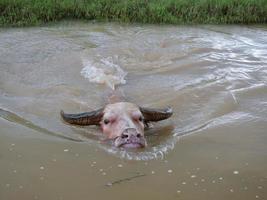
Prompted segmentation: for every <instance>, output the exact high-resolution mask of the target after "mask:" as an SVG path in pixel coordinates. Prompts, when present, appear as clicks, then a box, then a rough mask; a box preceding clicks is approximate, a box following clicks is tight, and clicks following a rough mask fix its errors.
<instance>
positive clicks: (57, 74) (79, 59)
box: [0, 22, 267, 200]
mask: <svg viewBox="0 0 267 200" xmlns="http://www.w3.org/2000/svg"><path fill="white" fill-rule="evenodd" d="M266 58H267V27H266V26H261V25H254V26H237V25H236V26H212V25H202V26H159V25H120V24H115V23H84V22H63V23H60V24H56V25H50V26H44V27H36V28H11V29H7V28H1V29H0V199H1V200H10V199H11V200H13V199H21V200H24V199H25V200H26V199H27V200H29V199H78V200H83V199H123V198H124V199H129V200H130V199H198V200H200V199H203V200H204V199H205V200H206V199H217V200H219V199H234V200H238V199H240V200H241V199H242V200H244V199H266V198H267V85H266V83H267V59H266ZM113 89H115V91H119V92H120V93H121V94H123V95H125V97H126V98H127V99H128V100H129V101H132V102H135V103H137V104H140V105H143V106H151V107H164V106H166V105H170V106H172V107H173V110H174V115H173V117H172V118H171V119H170V120H167V121H163V122H160V123H157V124H153V128H151V129H150V130H148V131H147V139H148V143H149V145H148V147H147V148H146V149H142V150H136V151H125V150H121V149H116V148H113V147H111V146H110V145H109V144H105V143H103V142H101V138H102V136H101V134H100V131H99V129H98V128H97V127H86V128H85V127H72V126H68V125H66V124H64V123H62V121H61V120H60V117H59V111H60V110H61V109H63V110H65V111H67V112H74V113H75V112H83V111H88V110H92V109H96V108H99V107H101V106H102V105H103V104H104V103H105V98H106V96H107V95H108V94H109V93H110V92H111V91H112V90H113Z"/></svg>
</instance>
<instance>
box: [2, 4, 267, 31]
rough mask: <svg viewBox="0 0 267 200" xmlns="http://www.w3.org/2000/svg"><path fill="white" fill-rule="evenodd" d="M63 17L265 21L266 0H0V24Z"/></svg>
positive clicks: (34, 21)
mask: <svg viewBox="0 0 267 200" xmlns="http://www.w3.org/2000/svg"><path fill="white" fill-rule="evenodd" d="M62 19H85V20H94V19H96V20H101V21H103V20H108V21H122V22H140V23H172V24H181V23H182V24H185V23H216V24H218V23H266V22H267V0H0V25H1V26H25V25H39V24H43V23H47V22H54V21H59V20H62Z"/></svg>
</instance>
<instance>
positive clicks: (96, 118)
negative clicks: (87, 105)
mask: <svg viewBox="0 0 267 200" xmlns="http://www.w3.org/2000/svg"><path fill="white" fill-rule="evenodd" d="M103 111H104V109H103V108H101V109H98V110H94V111H91V112H84V113H78V114H66V113H64V112H63V110H61V112H60V115H61V117H62V119H63V120H64V121H65V122H68V123H70V124H74V125H80V126H90V125H99V123H100V121H101V119H102V117H103V114H104V113H103Z"/></svg>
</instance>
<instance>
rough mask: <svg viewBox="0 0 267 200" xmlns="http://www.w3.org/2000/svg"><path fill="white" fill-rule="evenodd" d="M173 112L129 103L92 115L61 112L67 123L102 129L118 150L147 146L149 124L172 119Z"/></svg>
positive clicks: (119, 103)
mask: <svg viewBox="0 0 267 200" xmlns="http://www.w3.org/2000/svg"><path fill="white" fill-rule="evenodd" d="M172 113H173V112H172V109H171V108H169V107H167V108H165V109H151V108H144V107H140V106H138V105H136V104H133V103H129V102H116V103H111V104H107V105H106V106H105V107H103V108H101V109H98V110H94V111H91V112H85V113H79V114H66V113H64V112H63V111H61V116H62V118H63V120H64V121H66V122H68V123H70V124H74V125H81V126H89V125H100V127H101V129H102V132H103V133H104V134H106V135H107V137H108V138H109V139H111V140H112V141H113V144H114V145H115V146H116V147H126V148H140V147H145V146H146V145H147V142H146V139H145V136H144V128H145V127H146V126H147V125H148V123H149V122H157V121H161V120H164V119H167V118H169V117H170V116H171V115H172Z"/></svg>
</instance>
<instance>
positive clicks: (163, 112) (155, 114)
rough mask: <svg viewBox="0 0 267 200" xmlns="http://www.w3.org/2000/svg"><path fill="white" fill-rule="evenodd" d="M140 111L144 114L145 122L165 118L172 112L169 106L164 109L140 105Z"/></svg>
mask: <svg viewBox="0 0 267 200" xmlns="http://www.w3.org/2000/svg"><path fill="white" fill-rule="evenodd" d="M140 111H141V112H142V114H143V116H144V121H145V123H148V122H157V121H161V120H165V119H168V118H169V117H171V116H172V114H173V111H172V109H171V107H167V108H164V109H154V108H144V107H140Z"/></svg>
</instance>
